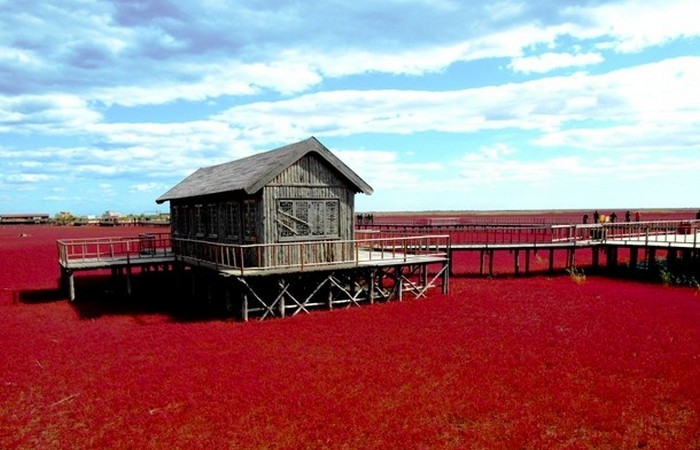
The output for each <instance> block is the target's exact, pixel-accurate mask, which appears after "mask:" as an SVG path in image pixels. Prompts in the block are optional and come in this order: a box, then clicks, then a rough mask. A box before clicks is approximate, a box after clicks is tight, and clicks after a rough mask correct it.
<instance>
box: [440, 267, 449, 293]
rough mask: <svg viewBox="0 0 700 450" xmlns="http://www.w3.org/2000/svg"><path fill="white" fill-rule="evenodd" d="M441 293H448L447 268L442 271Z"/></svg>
mask: <svg viewBox="0 0 700 450" xmlns="http://www.w3.org/2000/svg"><path fill="white" fill-rule="evenodd" d="M442 293H443V294H445V295H446V294H449V293H450V271H449V270H447V268H445V270H444V271H443V273H442Z"/></svg>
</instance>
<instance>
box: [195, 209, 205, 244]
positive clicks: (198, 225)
mask: <svg viewBox="0 0 700 450" xmlns="http://www.w3.org/2000/svg"><path fill="white" fill-rule="evenodd" d="M194 232H195V235H196V236H197V237H202V236H204V217H203V212H202V205H194Z"/></svg>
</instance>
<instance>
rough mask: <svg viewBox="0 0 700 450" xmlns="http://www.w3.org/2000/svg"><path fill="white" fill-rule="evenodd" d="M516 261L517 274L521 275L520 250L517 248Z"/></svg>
mask: <svg viewBox="0 0 700 450" xmlns="http://www.w3.org/2000/svg"><path fill="white" fill-rule="evenodd" d="M513 253H514V256H513V259H514V262H515V276H518V275H520V250H517V249H516V250H515V251H514V252H513Z"/></svg>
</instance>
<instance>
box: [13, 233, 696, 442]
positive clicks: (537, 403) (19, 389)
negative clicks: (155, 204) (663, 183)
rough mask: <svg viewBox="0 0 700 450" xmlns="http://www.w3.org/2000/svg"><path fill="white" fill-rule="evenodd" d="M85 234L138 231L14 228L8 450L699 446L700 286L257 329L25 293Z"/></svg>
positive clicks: (566, 286)
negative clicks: (64, 245)
mask: <svg viewBox="0 0 700 450" xmlns="http://www.w3.org/2000/svg"><path fill="white" fill-rule="evenodd" d="M88 231H92V232H95V233H103V232H111V233H115V232H116V233H120V234H122V233H123V232H124V231H125V229H117V230H115V229H98V228H92V229H89V230H87V231H84V230H81V231H76V229H73V228H52V227H24V228H13V229H12V230H10V229H8V228H0V239H1V240H0V288H2V290H3V291H2V292H3V293H4V294H3V295H5V296H6V297H5V301H2V302H0V314H1V315H2V321H1V322H0V346H1V348H2V349H3V351H2V353H0V383H1V384H0V389H2V395H0V447H1V448H643V447H647V448H698V447H700V436H699V434H698V432H697V430H699V429H700V383H698V382H697V380H698V379H700V358H698V355H700V300H699V297H698V295H697V292H696V291H693V290H691V289H680V288H669V287H664V286H659V285H650V284H642V283H636V282H628V281H619V280H613V279H606V278H598V277H591V276H589V277H588V278H587V280H586V282H585V283H582V284H576V283H573V282H572V281H571V280H570V279H569V278H568V276H566V275H564V276H551V277H550V276H538V277H531V278H501V279H474V278H453V280H452V283H451V294H450V295H446V296H443V295H432V296H431V297H429V298H428V299H422V300H415V301H404V302H394V303H388V304H377V305H373V306H366V307H362V308H351V309H348V310H334V311H326V312H323V311H319V312H315V313H313V314H311V315H307V316H297V317H293V318H287V319H284V320H271V321H266V322H249V323H239V322H233V321H229V320H222V319H216V318H205V319H204V320H199V319H198V317H199V316H182V315H180V314H179V313H178V314H176V313H174V309H173V308H172V307H170V306H169V305H170V302H175V301H176V300H177V299H176V298H159V299H153V301H154V303H156V305H157V306H158V307H157V308H155V309H154V308H152V305H142V304H140V303H135V302H134V301H130V300H127V299H119V298H117V299H115V298H113V297H109V298H104V299H102V298H99V297H96V298H94V299H93V298H91V299H88V300H86V301H84V302H82V303H81V302H78V303H76V304H71V303H69V302H67V301H65V300H64V299H63V298H62V296H61V295H59V294H55V295H44V296H32V295H28V294H31V293H32V292H36V291H38V290H45V291H47V292H50V291H52V290H55V289H56V288H57V277H58V266H57V263H56V248H55V239H56V238H57V237H68V236H66V235H67V234H70V235H71V236H72V237H78V235H80V236H85V237H86V236H88V235H89V234H88ZM133 232H134V233H138V232H139V231H138V230H133ZM20 233H28V234H30V235H31V237H19V235H20ZM74 233H75V234H74ZM8 292H12V295H9V296H8V295H7V293H8ZM115 302H121V303H122V304H123V308H113V306H114V305H113V304H114V303H115ZM101 307H102V308H103V312H104V313H103V314H101V315H92V316H90V317H91V318H88V319H86V318H84V317H86V315H85V314H84V311H85V309H86V308H93V309H94V308H98V309H99V308H101Z"/></svg>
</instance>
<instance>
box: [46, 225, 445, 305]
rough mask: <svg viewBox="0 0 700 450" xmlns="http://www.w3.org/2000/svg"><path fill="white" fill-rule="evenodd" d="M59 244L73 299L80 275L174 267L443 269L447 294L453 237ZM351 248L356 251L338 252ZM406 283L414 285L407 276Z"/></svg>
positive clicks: (153, 238)
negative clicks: (76, 277) (76, 274)
mask: <svg viewBox="0 0 700 450" xmlns="http://www.w3.org/2000/svg"><path fill="white" fill-rule="evenodd" d="M57 244H58V255H59V258H58V259H59V264H60V266H61V270H62V276H63V278H64V279H65V281H66V284H67V286H68V289H69V295H70V298H71V300H73V299H75V282H74V279H73V273H74V272H78V271H91V270H101V269H112V270H120V271H121V270H123V271H124V272H125V275H126V279H127V282H129V283H130V277H131V271H132V269H133V268H136V267H145V268H148V267H157V266H158V265H162V266H168V265H171V266H172V265H174V264H182V265H185V266H188V267H193V268H197V269H202V268H203V269H206V270H208V271H211V272H212V273H216V274H217V275H219V276H224V277H239V278H240V277H274V276H283V275H289V274H298V273H322V272H331V271H351V270H359V271H364V270H366V269H380V268H393V269H397V268H399V269H398V270H399V273H400V274H401V272H402V270H403V268H405V267H419V266H420V267H422V268H424V269H423V270H424V272H425V273H426V274H427V272H428V270H429V269H428V267H429V266H433V265H437V266H439V267H440V268H442V269H437V271H438V272H439V273H440V274H441V275H444V277H443V278H444V280H443V283H442V284H443V286H444V287H443V290H445V291H446V290H447V283H448V280H447V270H446V268H447V266H448V262H449V258H448V249H449V236H444V235H443V236H433V235H429V236H417V237H407V236H403V237H392V238H370V239H358V240H353V241H339V240H333V241H311V242H292V243H279V244H250V245H232V244H221V243H214V242H207V241H196V240H188V239H177V238H176V239H172V238H171V236H170V235H169V234H143V235H140V236H138V237H122V238H119V237H116V238H98V239H72V240H59V241H58V242H57ZM348 248H350V249H352V250H351V251H348V252H347V253H342V254H337V253H334V251H337V250H338V249H340V250H343V249H348ZM277 253H280V254H284V256H285V258H283V260H285V261H296V262H295V263H286V264H279V263H276V262H275V261H277V259H276V258H275V257H274V256H275V255H276V254H277ZM290 256H291V257H290ZM443 269H444V270H443ZM400 276H403V275H400ZM423 276H424V277H425V275H423ZM405 280H406V281H407V282H409V283H411V281H410V280H408V279H407V278H406V279H405ZM434 281H435V280H431V283H432V284H434V283H433V282H434ZM128 291H130V287H129V288H128Z"/></svg>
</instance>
